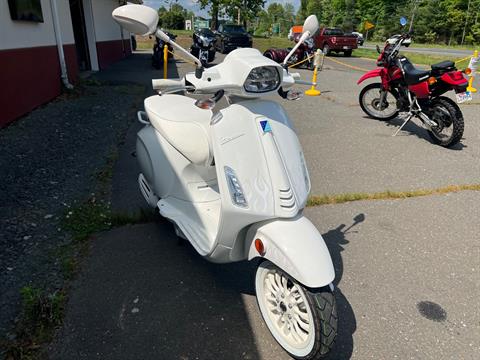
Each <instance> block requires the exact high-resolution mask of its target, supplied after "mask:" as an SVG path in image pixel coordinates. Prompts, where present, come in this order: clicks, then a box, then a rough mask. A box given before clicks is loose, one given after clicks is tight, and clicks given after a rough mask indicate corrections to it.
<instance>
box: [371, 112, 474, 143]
mask: <svg viewBox="0 0 480 360" xmlns="http://www.w3.org/2000/svg"><path fill="white" fill-rule="evenodd" d="M363 118H364V119H368V120H372V121H377V122H378V121H379V120H375V119H372V118H369V117H368V116H363ZM404 121H405V119H403V118H399V117H396V118H395V119H393V120H390V121H386V122H385V124H386V125H387V126H388V127H391V128H393V129H394V130H393V132H392V135H393V134H394V133H395V131H397V130H396V129H398V128H399V127H400V126H402V124H403V122H404ZM416 121H420V120H418V119H412V120H410V121H409V122H408V123H407V124H406V125H405V126H404V127H403V129H402V130H401V131H400V132H399V133H398V134H397V136H416V137H417V138H419V139H422V140H425V141H427V142H429V143H432V144H433V141H432V139H431V138H430V135H428V132H427V130H426V129H425V128H424V127H423V126H421V125H418V124H417V123H416ZM466 147H467V145H464V144H462V142H461V141H460V142H459V143H457V144H456V145H454V146H452V147H449V149H450V150H462V149H463V148H466Z"/></svg>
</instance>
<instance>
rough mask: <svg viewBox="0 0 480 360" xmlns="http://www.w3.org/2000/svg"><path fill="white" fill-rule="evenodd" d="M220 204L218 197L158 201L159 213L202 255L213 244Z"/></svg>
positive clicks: (210, 248)
mask: <svg viewBox="0 0 480 360" xmlns="http://www.w3.org/2000/svg"><path fill="white" fill-rule="evenodd" d="M220 206H221V201H220V199H218V200H215V201H209V202H201V203H192V202H188V201H184V200H179V199H175V198H167V199H162V200H160V201H159V202H158V209H159V211H160V215H162V216H164V217H166V218H168V219H170V220H172V221H174V222H175V224H177V226H178V227H179V228H180V230H181V231H182V232H183V234H184V235H185V236H186V238H187V239H188V240H189V241H190V242H191V243H192V245H193V247H194V248H195V249H196V250H197V251H198V252H199V253H200V254H202V255H206V254H208V253H209V252H210V251H211V250H212V248H213V246H214V244H215V238H216V235H217V231H218V225H219V219H220Z"/></svg>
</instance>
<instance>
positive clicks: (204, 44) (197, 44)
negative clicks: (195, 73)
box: [190, 29, 215, 67]
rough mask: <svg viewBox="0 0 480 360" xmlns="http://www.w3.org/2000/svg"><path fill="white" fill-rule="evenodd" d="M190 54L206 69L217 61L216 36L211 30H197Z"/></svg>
mask: <svg viewBox="0 0 480 360" xmlns="http://www.w3.org/2000/svg"><path fill="white" fill-rule="evenodd" d="M190 53H191V54H192V55H193V56H195V57H196V58H198V59H199V60H200V61H201V63H202V65H203V66H205V67H206V65H207V64H208V63H210V62H212V61H213V59H215V34H214V33H213V32H212V31H211V30H210V29H197V30H195V32H194V33H193V44H192V47H191V48H190Z"/></svg>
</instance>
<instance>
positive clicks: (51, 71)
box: [0, 44, 78, 128]
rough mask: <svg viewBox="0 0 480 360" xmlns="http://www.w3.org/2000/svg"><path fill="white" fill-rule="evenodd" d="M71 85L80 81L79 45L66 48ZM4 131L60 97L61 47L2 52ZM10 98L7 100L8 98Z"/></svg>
mask: <svg viewBox="0 0 480 360" xmlns="http://www.w3.org/2000/svg"><path fill="white" fill-rule="evenodd" d="M63 49H64V52H65V61H66V63H67V69H68V75H69V80H70V82H72V83H74V82H75V81H76V80H77V78H78V64H77V54H76V49H75V44H70V45H64V46H63ZM0 69H1V71H0V86H1V87H2V93H3V94H4V95H3V96H0V128H1V127H4V126H6V125H7V124H9V123H10V122H12V121H13V120H15V119H16V118H18V117H20V116H22V115H24V114H26V113H28V112H30V111H32V110H33V109H35V108H36V107H37V106H40V105H42V104H45V103H46V102H49V101H50V100H52V99H54V98H55V97H57V96H58V95H60V93H61V90H62V83H61V78H60V74H61V72H60V61H59V59H58V51H57V46H56V45H53V46H41V47H33V48H22V49H9V50H0ZM5 95H7V96H5Z"/></svg>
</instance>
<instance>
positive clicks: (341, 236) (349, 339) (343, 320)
mask: <svg viewBox="0 0 480 360" xmlns="http://www.w3.org/2000/svg"><path fill="white" fill-rule="evenodd" d="M363 221H365V215H364V214H358V215H357V216H355V218H354V219H353V224H352V225H350V226H348V227H346V225H345V224H341V225H339V226H338V227H337V228H335V229H333V230H330V231H329V232H327V233H325V234H323V235H322V236H323V238H324V240H325V242H326V243H327V246H328V250H329V251H330V255H331V257H332V260H333V265H334V267H335V281H334V284H335V287H336V289H335V291H336V292H335V298H336V300H337V313H338V334H337V339H336V342H335V346H334V348H333V349H332V352H331V354H330V355H329V356H328V357H327V359H331V360H333V359H338V360H340V359H342V360H344V359H350V358H351V356H352V353H353V333H354V332H355V330H356V329H357V321H356V318H355V313H354V312H353V309H352V306H351V305H350V303H349V302H348V300H347V298H346V297H345V295H343V293H342V290H341V289H340V287H339V284H340V282H341V280H342V276H343V259H342V254H341V253H342V251H343V250H344V249H345V245H347V244H348V243H349V241H348V240H347V236H346V235H347V234H348V233H349V232H356V231H354V230H352V229H353V228H354V227H355V226H357V225H358V224H360V223H362V222H363Z"/></svg>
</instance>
